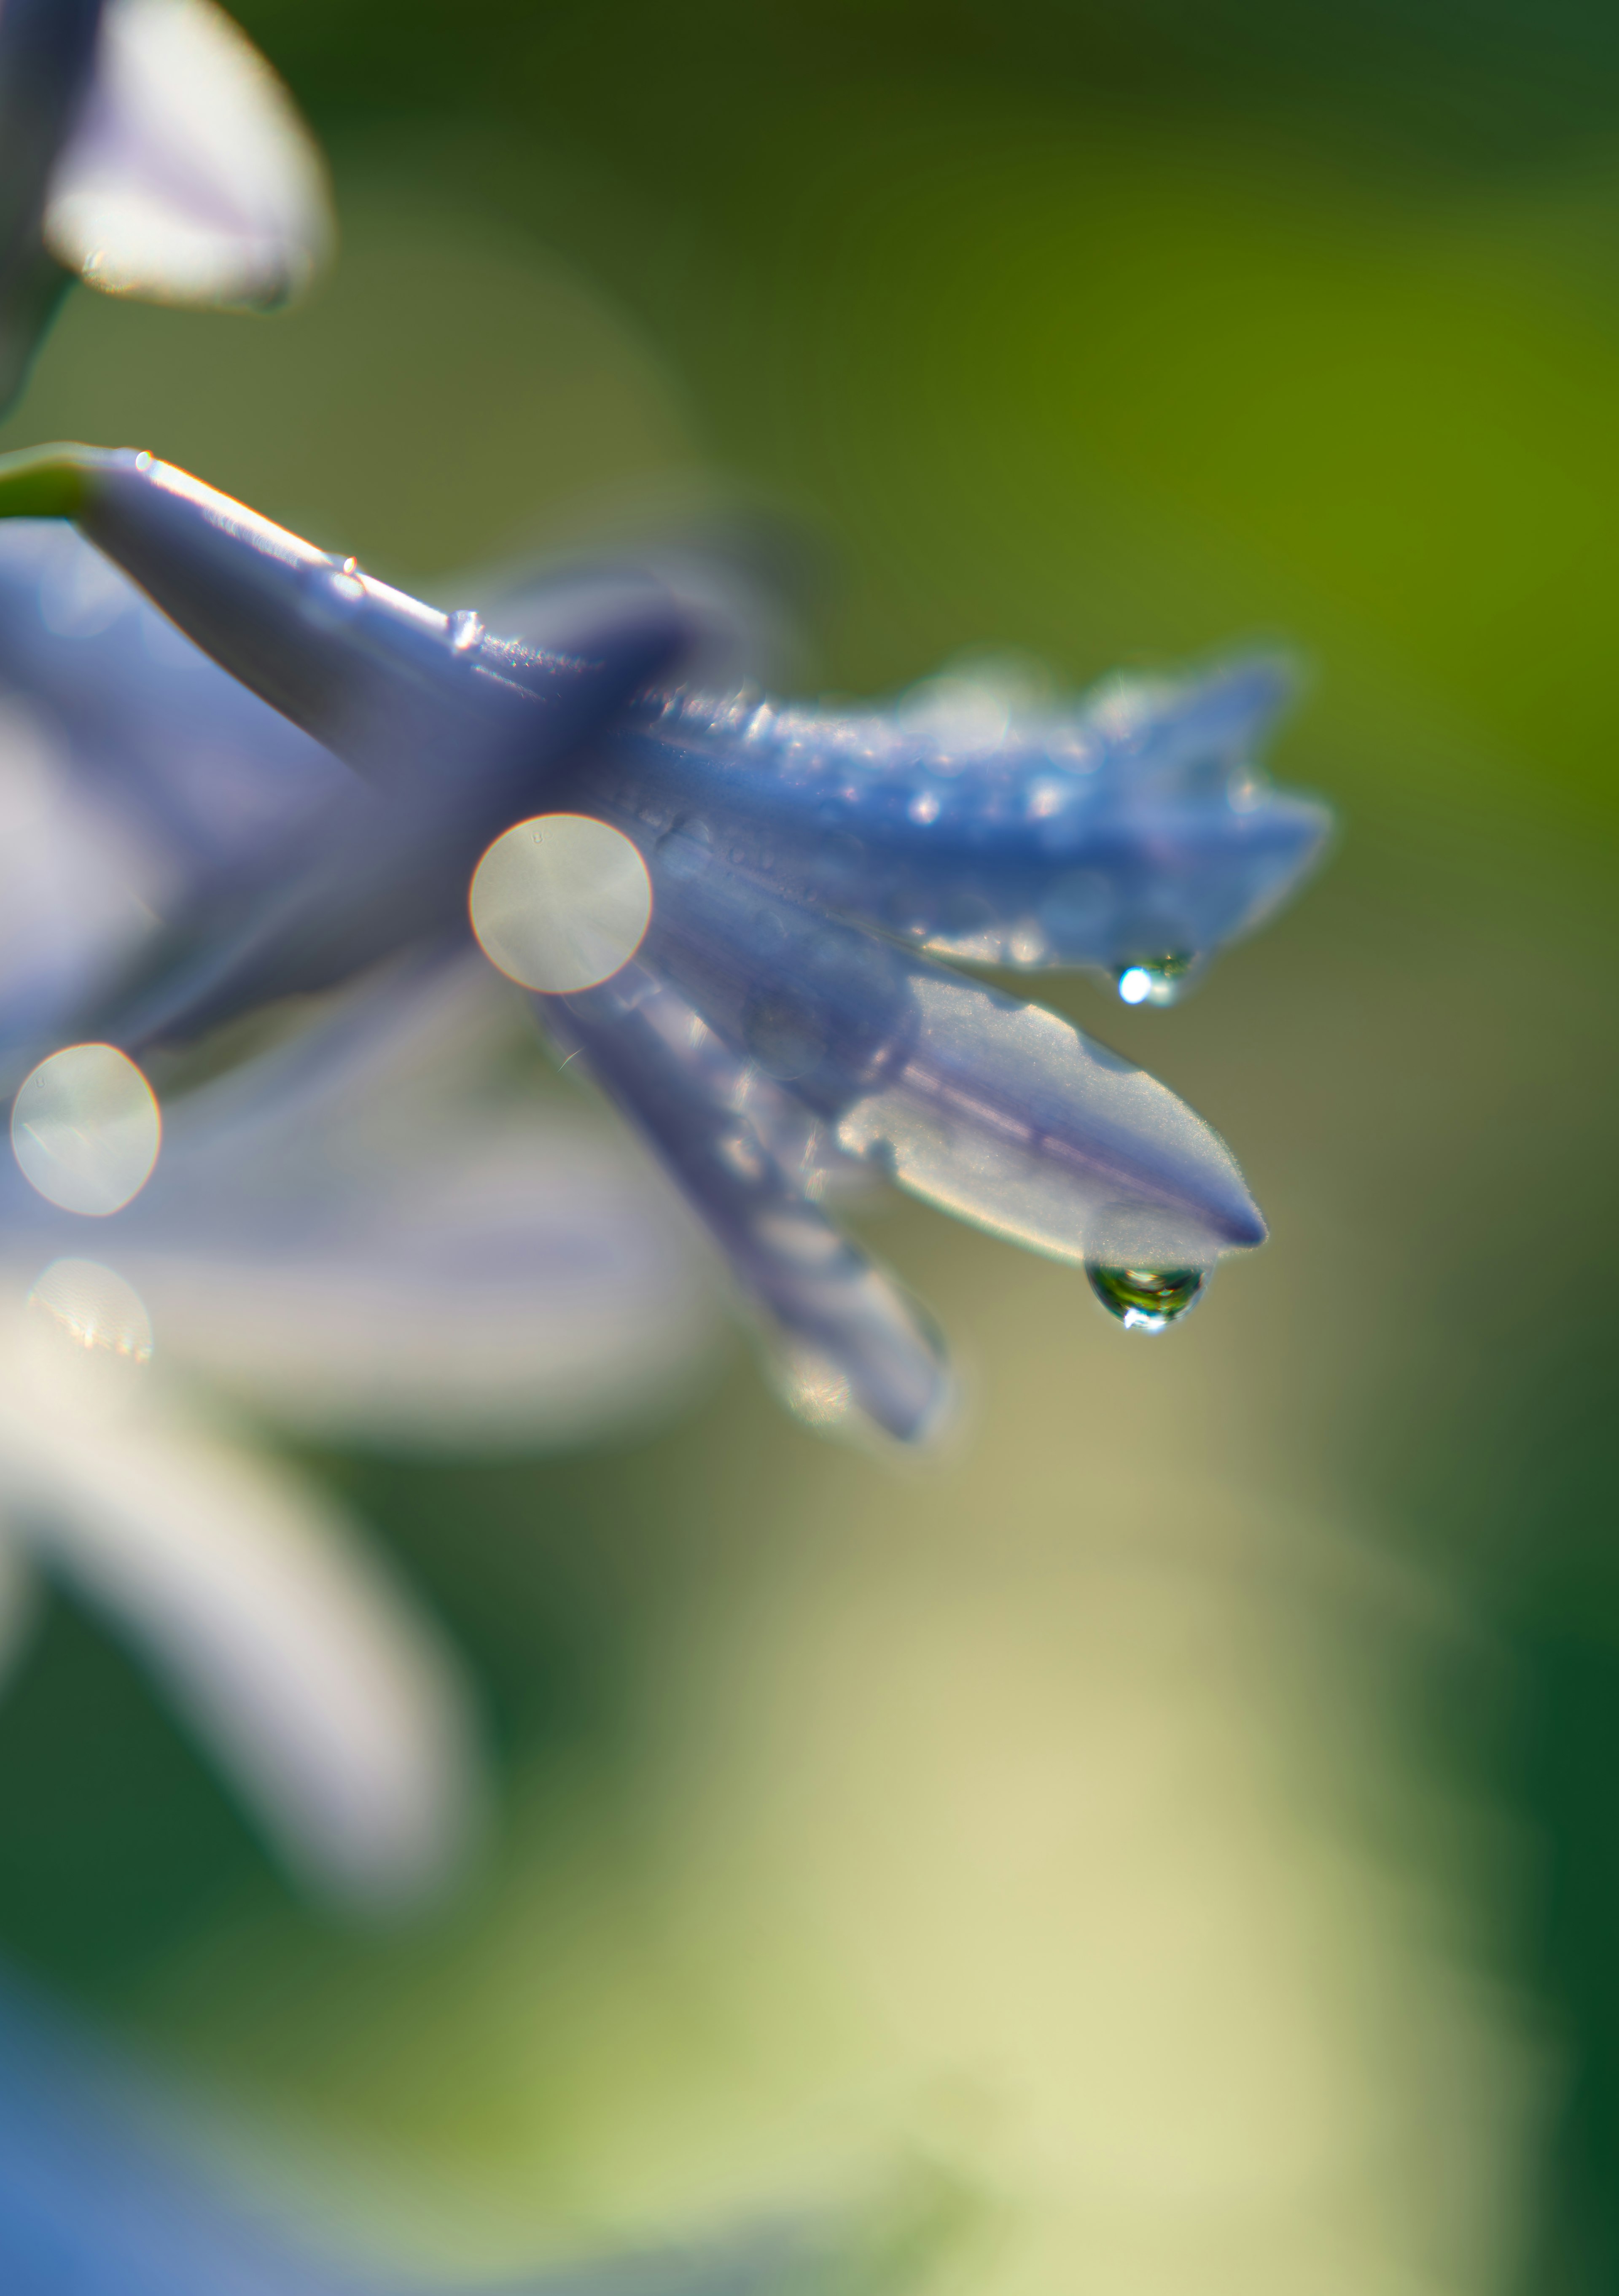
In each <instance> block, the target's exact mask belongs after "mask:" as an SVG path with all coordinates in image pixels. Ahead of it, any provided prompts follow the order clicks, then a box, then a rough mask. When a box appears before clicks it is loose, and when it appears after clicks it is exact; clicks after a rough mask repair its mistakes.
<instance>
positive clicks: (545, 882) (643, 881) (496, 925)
mask: <svg viewBox="0 0 1619 2296" xmlns="http://www.w3.org/2000/svg"><path fill="white" fill-rule="evenodd" d="M468 906H469V907H470V909H471V912H472V920H473V932H474V933H475V934H476V935H477V937H478V945H479V947H481V949H482V951H483V953H484V955H485V956H487V957H488V958H489V963H490V964H492V965H494V966H495V967H496V968H497V971H499V972H504V973H505V974H506V976H507V977H508V979H510V980H517V981H521V982H522V986H523V987H524V988H538V989H540V990H541V991H543V992H544V993H545V994H546V995H547V996H573V995H575V994H577V992H578V991H579V990H580V989H584V988H597V987H599V986H600V984H601V983H602V982H603V981H604V980H611V979H612V976H613V974H614V973H615V972H618V971H619V970H620V968H621V967H622V966H623V965H626V964H629V960H630V958H631V957H632V956H633V955H635V953H636V951H637V949H638V948H639V947H640V946H641V943H642V941H643V939H645V934H646V928H647V926H648V925H649V924H650V923H651V922H652V906H653V899H652V880H651V878H650V877H649V876H648V875H647V873H646V864H645V861H643V859H642V858H641V856H640V853H639V851H638V850H637V848H636V847H635V846H634V845H632V844H631V842H630V840H629V838H628V837H626V836H625V835H624V834H623V832H621V831H620V830H617V829H613V828H611V827H610V826H609V825H608V824H607V823H606V822H604V821H596V820H594V819H592V818H591V816H589V815H588V814H582V813H542V814H539V815H537V816H535V818H534V819H533V820H531V821H520V822H519V823H518V824H517V825H516V826H515V828H513V829H508V830H507V831H506V832H505V834H504V835H503V836H500V837H497V839H496V840H495V842H494V843H493V844H492V845H491V846H490V847H489V851H488V852H487V853H486V854H485V855H484V857H483V858H482V860H481V861H480V863H479V864H478V866H477V869H476V870H475V871H474V873H473V882H472V890H471V893H470V896H469V903H468Z"/></svg>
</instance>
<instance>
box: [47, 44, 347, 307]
mask: <svg viewBox="0 0 1619 2296" xmlns="http://www.w3.org/2000/svg"><path fill="white" fill-rule="evenodd" d="M331 239H332V220H331V212H330V205H329V201H328V194H327V188H326V177H325V165H324V162H323V161H322V160H321V157H320V153H319V152H318V150H317V148H316V145H315V143H314V142H313V140H312V139H311V137H310V135H309V134H308V130H307V129H306V128H305V127H304V125H303V123H302V121H301V120H300V118H299V116H298V113H297V111H295V109H294V108H293V105H292V99H291V98H290V96H289V95H288V94H287V92H286V90H285V89H284V87H283V86H282V85H281V83H280V81H279V80H278V79H277V78H276V77H275V73H274V72H273V71H272V70H270V67H269V66H268V64H267V63H266V61H265V60H264V58H263V57H262V56H261V55H260V54H259V52H258V50H257V49H256V48H254V47H253V45H251V42H250V41H249V40H248V39H247V38H246V37H245V36H244V35H243V34H242V32H241V31H239V30H238V29H237V28H236V26H235V25H234V23H232V21H231V20H230V18H229V17H228V16H226V14H225V13H224V12H223V11H222V10H220V9H218V8H216V7H215V6H213V5H212V0H108V4H107V7H106V9H105V12H104V13H103V20H102V29H101V36H100V39H99V43H98V45H97V50H96V56H95V70H94V76H93V79H92V83H91V87H90V93H89V96H88V99H87V101H86V104H85V107H84V110H83V111H82V113H81V115H80V118H79V121H78V127H77V128H76V130H75V132H74V134H73V135H72V136H71V138H70V141H69V143H68V145H67V148H66V150H65V151H64V152H62V156H61V158H60V160H58V162H57V164H56V168H55V169H54V171H53V175H52V177H51V183H50V191H49V196H48V200H47V203H46V209H45V243H46V245H47V246H48V247H49V249H50V250H51V252H52V253H53V255H54V256H55V257H56V258H57V259H58V260H59V261H60V262H62V264H64V265H66V266H67V267H68V268H69V269H70V270H72V271H76V272H78V274H79V275H80V276H81V277H82V278H84V279H85V280H86V282H87V283H89V284H90V285H91V286H93V287H98V288H100V289H101V290H102V291H103V292H104V293H107V294H111V295H135V296H141V297H144V298H146V299H149V300H152V301H156V302H168V303H202V304H218V305H227V306H228V305H235V306H245V307H254V308H263V307H270V306H273V305H275V304H278V303H284V302H286V301H287V300H288V299H290V298H291V297H292V296H294V295H297V294H298V293H300V291H302V290H303V289H304V288H305V287H306V286H308V283H309V282H310V280H311V279H312V278H313V277H314V275H315V273H316V270H317V269H318V268H319V266H320V265H321V263H322V262H323V260H324V259H325V255H326V253H327V251H328V249H329V247H330V244H331Z"/></svg>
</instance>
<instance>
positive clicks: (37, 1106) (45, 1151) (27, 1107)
mask: <svg viewBox="0 0 1619 2296" xmlns="http://www.w3.org/2000/svg"><path fill="white" fill-rule="evenodd" d="M162 1136H163V1119H162V1118H161V1116H160V1113H159V1111H158V1103H157V1101H156V1099H155V1097H154V1095H153V1094H152V1087H151V1086H150V1085H149V1084H148V1083H147V1081H146V1079H145V1078H144V1076H143V1075H142V1074H141V1072H140V1070H139V1069H137V1068H136V1065H135V1062H133V1061H132V1060H129V1059H128V1058H127V1057H126V1055H125V1054H122V1053H120V1052H119V1050H118V1049H117V1047H116V1046H112V1045H69V1046H65V1047H64V1048H63V1050H62V1051H61V1052H60V1053H53V1054H51V1056H50V1058H49V1060H45V1061H41V1062H40V1063H39V1065H38V1067H37V1069H35V1070H33V1071H32V1072H31V1073H30V1074H29V1076H27V1077H25V1078H23V1080H22V1083H21V1087H19V1090H18V1093H17V1097H16V1099H15V1100H14V1101H13V1102H12V1153H13V1154H14V1155H15V1157H16V1159H17V1161H18V1163H19V1164H20V1165H21V1168H22V1175H23V1177H24V1178H25V1179H26V1180H27V1181H28V1182H29V1185H30V1186H31V1187H35V1188H37V1189H38V1191H39V1193H40V1194H41V1195H42V1196H44V1197H45V1198H46V1199H47V1201H49V1202H51V1203H53V1204H60V1205H61V1207H62V1210H63V1211H68V1212H84V1213H86V1214H87V1215H88V1216H90V1217H92V1218H104V1217H105V1215H106V1214H107V1213H109V1212H116V1211H119V1210H122V1209H123V1207H124V1205H126V1204H127V1202H128V1201H130V1199H131V1197H133V1196H136V1195H138V1194H139V1193H140V1192H141V1190H142V1188H144V1186H145V1185H146V1182H147V1180H148V1179H149V1178H150V1177H151V1174H152V1166H153V1165H154V1164H155V1163H156V1162H157V1160H158V1148H159V1145H160V1142H161V1140H162Z"/></svg>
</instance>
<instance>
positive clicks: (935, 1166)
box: [620, 822, 1265, 1265]
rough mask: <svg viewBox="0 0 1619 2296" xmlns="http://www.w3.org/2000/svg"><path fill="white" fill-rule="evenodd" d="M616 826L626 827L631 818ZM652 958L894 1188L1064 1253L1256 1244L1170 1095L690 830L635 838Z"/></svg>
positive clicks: (1171, 1258) (1236, 1178)
mask: <svg viewBox="0 0 1619 2296" xmlns="http://www.w3.org/2000/svg"><path fill="white" fill-rule="evenodd" d="M620 825H622V826H624V827H625V828H626V829H627V830H629V831H630V832H631V833H634V824H631V823H629V822H625V823H623V824H620ZM642 843H643V850H644V851H645V852H646V856H647V860H648V865H649V867H650V868H651V870H652V873H653V885H654V890H655V906H654V911H653V923H652V926H651V929H650V931H649V932H648V934H647V937H646V939H645V943H644V944H643V950H642V955H643V957H644V959H645V963H646V964H648V965H649V966H651V967H652V968H653V970H655V971H656V972H660V973H661V974H662V975H663V976H664V977H665V978H666V979H667V980H670V981H671V982H672V983H673V984H674V985H675V987H676V988H678V990H679V992H680V994H681V996H683V997H685V998H686V1000H687V1001H688V1002H689V1003H690V1004H691V1005H692V1006H693V1008H694V1010H695V1011H696V1012H697V1013H699V1014H700V1015H701V1016H702V1018H703V1020H704V1021H706V1022H707V1023H708V1025H709V1026H710V1027H711V1029H713V1030H714V1031H715V1033H716V1034H717V1035H718V1036H719V1037H720V1038H721V1039H722V1040H723V1041H724V1042H725V1043H726V1044H727V1046H729V1047H730V1049H731V1050H732V1052H733V1053H734V1054H736V1055H737V1056H738V1057H739V1058H741V1059H744V1060H746V1061H749V1062H752V1064H753V1065H754V1066H756V1067H758V1068H760V1069H761V1070H763V1071H764V1073H765V1074H766V1075H767V1076H768V1077H770V1078H774V1079H775V1080H776V1081H777V1082H778V1083H779V1084H781V1085H782V1087H784V1088H785V1090H786V1091H787V1092H788V1093H789V1094H790V1095H792V1096H793V1097H794V1098H795V1099H797V1100H799V1101H801V1103H803V1104H804V1105H805V1106H806V1107H808V1108H809V1109H810V1110H812V1111H815V1112H816V1113H817V1114H818V1115H820V1116H821V1117H823V1118H824V1119H826V1123H827V1125H828V1128H829V1129H830V1130H831V1132H832V1134H833V1136H834V1138H835V1140H836V1141H837V1143H838V1144H839V1145H840V1146H841V1147H842V1148H843V1149H844V1150H845V1151H847V1152H849V1153H851V1154H852V1155H857V1156H861V1157H865V1158H867V1159H868V1160H873V1161H875V1163H876V1164H877V1165H878V1166H879V1167H880V1168H881V1169H883V1170H884V1171H885V1172H887V1173H888V1174H889V1175H890V1176H891V1177H892V1178H893V1179H894V1180H895V1181H896V1182H897V1183H898V1184H899V1185H900V1186H901V1187H904V1188H906V1189H908V1190H909V1191H910V1192H911V1193H913V1194H916V1195H918V1196H921V1197H923V1198H925V1199H926V1200H927V1201H930V1202H933V1203H936V1204H938V1205H940V1206H941V1208H942V1209H944V1210H949V1211H952V1212H955V1213H957V1214H958V1215H959V1216H960V1217H962V1218H966V1219H970V1220H973V1221H974V1222H976V1223H977V1224H978V1225H979V1226H982V1227H986V1228H988V1229H990V1230H991V1231H992V1232H993V1233H995V1234H1002V1235H1006V1236H1008V1237H1010V1238H1012V1239H1013V1240H1015V1241H1016V1242H1021V1243H1024V1244H1028V1245H1030V1246H1031V1248H1032V1249H1034V1250H1036V1251H1044V1252H1048V1253H1049V1254H1051V1255H1052V1256H1053V1257H1055V1258H1057V1259H1072V1260H1080V1261H1082V1260H1085V1259H1097V1258H1103V1259H1105V1257H1106V1256H1107V1253H1108V1250H1109V1241H1108V1240H1109V1238H1110V1236H1112V1235H1113V1234H1114V1233H1115V1231H1116V1230H1117V1228H1118V1226H1119V1224H1120V1222H1121V1220H1122V1218H1124V1216H1125V1215H1126V1213H1128V1215H1129V1224H1130V1233H1131V1234H1132V1236H1133V1237H1134V1238H1135V1239H1136V1242H1135V1246H1134V1251H1135V1256H1136V1258H1137V1259H1138V1263H1140V1262H1141V1259H1142V1255H1144V1254H1146V1255H1149V1256H1150V1257H1152V1258H1153V1259H1157V1260H1159V1261H1160V1262H1161V1263H1162V1264H1165V1265H1179V1264H1183V1263H1186V1262H1191V1261H1205V1262H1206V1261H1208V1260H1211V1259H1214V1258H1216V1257H1218V1255H1219V1254H1220V1252H1222V1251H1231V1250H1244V1249H1247V1248H1249V1247H1252V1246H1253V1245H1254V1244H1258V1243H1261V1242H1263V1240H1264V1235H1265V1227H1264V1223H1263V1221H1262V1219H1261V1218H1260V1215H1259V1212H1258V1210H1257V1209H1256V1207H1255V1205H1254V1203H1253V1199H1252V1197H1251V1196H1250V1195H1249V1193H1248V1191H1247V1188H1246V1186H1245V1183H1244V1181H1243V1177H1242V1175H1241V1173H1240V1171H1239V1170H1238V1169H1237V1163H1236V1160H1235V1159H1234V1158H1233V1157H1232V1155H1231V1153H1230V1151H1229V1149H1228V1148H1227V1147H1226V1145H1225V1144H1224V1143H1223V1142H1222V1141H1221V1140H1220V1138H1219V1137H1218V1136H1217V1135H1216V1134H1215V1133H1214V1132H1213V1131H1212V1129H1211V1128H1209V1126H1207V1125H1206V1124H1204V1122H1203V1121H1202V1119H1200V1118H1198V1117H1197V1116H1196V1115H1194V1114H1193V1112H1192V1111H1191V1110H1190V1109H1189V1108H1188V1107H1187V1106H1186V1104H1185V1103H1183V1102H1181V1101H1179V1100H1178V1099H1177V1098H1176V1096H1175V1095H1174V1094H1173V1093H1171V1091H1169V1090H1168V1089H1167V1088H1166V1087H1164V1086H1163V1085H1161V1084H1158V1083H1156V1082H1155V1081H1154V1079H1153V1078H1151V1077H1149V1076H1147V1075H1146V1072H1145V1071H1144V1070H1140V1069H1138V1068H1135V1067H1132V1066H1131V1065H1130V1063H1129V1062H1124V1061H1122V1060H1120V1059H1119V1058H1118V1057H1117V1056H1116V1055H1115V1054H1112V1053H1109V1052H1107V1051H1105V1049H1104V1048H1103V1047H1102V1046H1098V1045H1097V1044H1094V1043H1093V1042H1092V1041H1091V1040H1090V1039H1089V1038H1088V1037H1084V1036H1082V1035H1081V1032H1080V1031H1079V1030H1078V1029H1075V1028H1072V1027H1071V1026H1070V1024H1069V1023H1068V1022H1067V1021H1063V1020H1060V1019H1058V1018H1057V1016H1056V1014H1055V1013H1048V1012H1046V1011H1044V1010H1042V1009H1041V1008H1040V1006H1038V1005H1023V1004H1019V1003H1017V1002H1015V1001H1014V1000H1013V999H1012V998H1010V997H1007V996H1001V995H1000V994H999V993H998V992H997V991H995V990H992V989H990V988H985V987H982V986H981V985H979V984H978V983H976V982H974V981H972V980H964V979H962V978H961V977H960V976H959V975H957V974H955V973H952V972H948V971H946V970H945V969H943V968H942V967H941V966H938V965H935V964H930V963H928V962H927V961H926V960H925V958H922V957H918V956H915V955H912V954H911V953H910V952H909V951H908V950H906V949H903V948H900V947H896V946H894V945H892V944H891V943H886V942H882V941H878V940H876V939H873V938H872V937H871V936H869V935H868V934H866V933H863V932H861V931H857V930H855V929H853V928H851V927H850V926H847V925H843V924H841V923H837V922H834V921H832V920H830V919H827V918H826V917H822V916H818V915H817V914H815V913H814V912H813V911H811V910H809V909H806V908H803V907H801V906H797V905H795V904H794V903H792V902H790V901H786V900H783V899H782V898H779V897H778V896H777V895H775V894H773V893H770V892H768V891H767V890H763V889H761V888H760V887H759V886H758V885H757V884H756V883H754V882H752V881H750V880H749V879H748V878H746V877H745V876H744V874H743V873H740V872H739V871H737V870H736V869H734V868H732V867H731V866H729V865H728V864H727V862H725V861H724V860H723V859H722V858H720V857H719V856H717V855H716V854H715V853H714V852H713V851H712V850H711V848H710V847H709V846H708V845H707V844H706V843H704V842H703V840H701V839H699V838H697V837H695V836H693V835H690V834H687V833H686V832H673V833H672V834H671V835H669V836H666V837H665V838H664V839H662V840H661V841H659V842H658V843H656V844H653V843H652V842H651V840H647V839H646V838H645V832H644V831H643V832H642Z"/></svg>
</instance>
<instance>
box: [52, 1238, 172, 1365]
mask: <svg viewBox="0 0 1619 2296" xmlns="http://www.w3.org/2000/svg"><path fill="white" fill-rule="evenodd" d="M28 1306H29V1314H30V1315H31V1316H37V1317H39V1318H40V1319H42V1321H43V1323H44V1325H45V1329H46V1331H47V1332H48V1333H50V1334H51V1335H52V1336H53V1337H54V1338H57V1339H59V1340H63V1341H67V1342H68V1343H70V1345H72V1346H74V1347H78V1348H82V1349H84V1351H85V1353H86V1355H89V1354H93V1353H101V1352H104V1353H105V1354H108V1355H111V1356H118V1357H122V1358H123V1360H124V1361H126V1362H127V1363H136V1364H144V1363H146V1362H149V1361H150V1360H151V1356H152V1318H151V1316H149V1315H148V1314H147V1313H146V1303H145V1301H144V1300H143V1299H142V1298H141V1295H140V1293H139V1292H137V1291H136V1288H135V1286H134V1284H133V1283H128V1282H127V1281H126V1279H125V1278H124V1277H123V1276H121V1275H119V1274H118V1272H117V1270H116V1269H115V1268H111V1267H103V1266H102V1264H101V1262H100V1261H99V1260H96V1259H53V1261H52V1262H51V1264H50V1266H49V1267H47V1268H46V1269H45V1272H44V1274H43V1275H40V1276H39V1277H38V1279H37V1282H36V1283H35V1284H34V1287H33V1289H32V1291H31V1292H29V1296H28Z"/></svg>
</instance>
